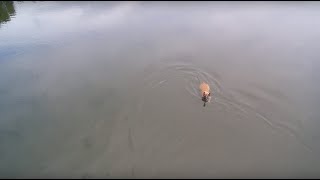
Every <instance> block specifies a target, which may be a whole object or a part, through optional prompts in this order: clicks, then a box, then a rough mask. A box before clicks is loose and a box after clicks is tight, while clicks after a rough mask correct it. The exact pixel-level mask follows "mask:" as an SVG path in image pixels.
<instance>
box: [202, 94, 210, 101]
mask: <svg viewBox="0 0 320 180" xmlns="http://www.w3.org/2000/svg"><path fill="white" fill-rule="evenodd" d="M210 98H211V93H208V92H203V94H202V101H203V102H208V101H209V100H210Z"/></svg>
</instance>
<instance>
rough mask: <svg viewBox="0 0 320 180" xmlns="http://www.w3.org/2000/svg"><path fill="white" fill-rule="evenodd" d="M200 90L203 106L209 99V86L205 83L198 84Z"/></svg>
mask: <svg viewBox="0 0 320 180" xmlns="http://www.w3.org/2000/svg"><path fill="white" fill-rule="evenodd" d="M200 90H201V94H202V98H201V99H202V101H203V102H204V104H203V106H206V103H207V102H209V101H210V99H211V93H210V87H209V85H208V84H207V83H204V82H203V83H201V84H200Z"/></svg>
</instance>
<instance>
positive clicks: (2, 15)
mask: <svg viewBox="0 0 320 180" xmlns="http://www.w3.org/2000/svg"><path fill="white" fill-rule="evenodd" d="M15 14H16V11H15V9H14V3H13V1H0V28H1V24H2V23H6V22H8V21H10V20H11V17H12V16H15Z"/></svg>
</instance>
